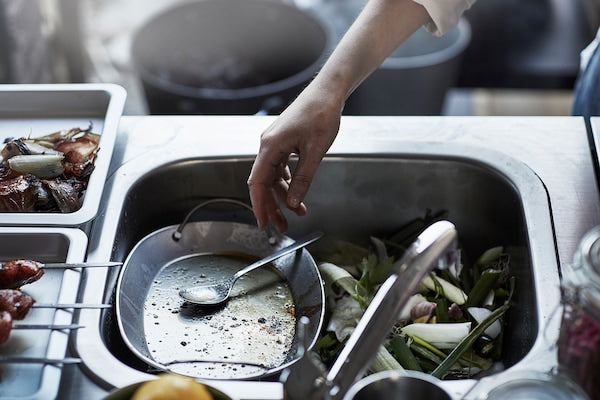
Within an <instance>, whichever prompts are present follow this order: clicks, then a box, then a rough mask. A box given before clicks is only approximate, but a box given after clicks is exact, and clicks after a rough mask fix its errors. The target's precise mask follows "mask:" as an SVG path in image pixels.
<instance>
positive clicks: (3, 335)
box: [0, 311, 12, 344]
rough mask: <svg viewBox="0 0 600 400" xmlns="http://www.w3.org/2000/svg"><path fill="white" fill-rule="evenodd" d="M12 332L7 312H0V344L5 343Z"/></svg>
mask: <svg viewBox="0 0 600 400" xmlns="http://www.w3.org/2000/svg"><path fill="white" fill-rule="evenodd" d="M11 330H12V316H11V315H10V313H9V312H8V311H0V344H2V343H4V342H6V341H7V340H8V337H9V336H10V331H11Z"/></svg>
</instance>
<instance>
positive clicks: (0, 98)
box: [0, 84, 126, 227]
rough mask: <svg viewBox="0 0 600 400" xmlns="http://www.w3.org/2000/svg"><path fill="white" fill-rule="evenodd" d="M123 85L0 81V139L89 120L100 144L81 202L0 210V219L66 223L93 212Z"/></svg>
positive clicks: (14, 222) (86, 218)
mask: <svg viewBox="0 0 600 400" xmlns="http://www.w3.org/2000/svg"><path fill="white" fill-rule="evenodd" d="M125 97H126V92H125V89H123V88H122V87H120V86H118V85H114V84H48V85H0V104H2V107H1V108H0V139H1V140H2V141H4V139H6V138H9V137H17V138H18V137H23V136H31V137H36V136H43V135H46V134H49V133H52V132H56V131H59V130H63V129H71V128H74V127H83V128H84V127H87V126H88V125H89V124H90V122H91V123H92V124H93V128H94V129H93V131H94V132H95V133H98V134H100V135H101V136H100V149H99V151H98V157H97V158H96V161H95V168H94V171H93V172H92V174H91V176H90V179H89V182H88V188H87V190H86V193H85V196H84V199H83V203H82V206H81V208H80V209H79V210H77V211H75V212H72V213H58V212H57V213H42V212H32V213H0V225H4V226H6V225H13V226H15V225H27V226H32V225H35V226H70V227H76V226H80V225H82V224H85V223H86V222H88V221H90V220H92V219H93V218H94V217H95V216H96V213H97V212H98V206H99V204H100V198H101V197H102V190H103V188H104V181H105V180H106V175H107V173H108V167H109V164H110V159H111V157H112V152H113V148H114V144H115V140H116V134H117V128H118V124H119V120H120V118H121V114H122V112H123V106H124V104H125Z"/></svg>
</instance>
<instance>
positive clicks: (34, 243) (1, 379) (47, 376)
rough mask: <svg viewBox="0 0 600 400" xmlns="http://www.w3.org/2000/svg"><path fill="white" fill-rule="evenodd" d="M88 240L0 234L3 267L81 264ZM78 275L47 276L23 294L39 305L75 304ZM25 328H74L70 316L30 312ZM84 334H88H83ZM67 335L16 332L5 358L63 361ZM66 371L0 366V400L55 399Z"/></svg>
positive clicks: (16, 230) (38, 232) (0, 348)
mask: <svg viewBox="0 0 600 400" xmlns="http://www.w3.org/2000/svg"><path fill="white" fill-rule="evenodd" d="M87 243H88V238H87V236H86V235H85V233H84V232H83V231H81V230H79V229H74V228H60V227H39V228H34V227H4V228H0V261H7V260H12V259H18V258H27V259H33V260H35V261H40V262H80V261H83V260H84V258H85V253H86V248H87ZM80 275H81V272H80V271H79V270H74V269H68V270H62V269H58V270H46V271H45V272H44V275H43V276H42V277H41V278H40V279H39V280H38V281H36V282H34V283H31V284H28V285H24V286H23V287H22V290H23V291H24V292H26V293H27V294H29V295H31V296H32V297H33V298H34V299H35V300H36V302H38V303H73V302H75V300H76V299H77V293H78V289H79V283H80ZM15 323H23V324H71V323H73V311H72V310H56V309H52V308H32V309H31V310H30V311H29V313H28V314H27V316H26V317H25V318H24V319H23V320H22V321H15ZM82 329H85V328H82ZM68 340H69V335H68V333H65V332H64V331H49V330H13V331H12V332H11V333H10V337H9V340H8V341H7V342H5V343H3V344H0V355H2V356H9V355H12V356H15V355H18V356H27V357H48V358H59V359H60V358H63V357H65V354H66V350H67V345H68ZM61 375H62V367H61V366H60V365H42V364H24V363H20V364H0V398H2V399H5V400H6V399H14V400H17V399H18V400H24V399H27V400H45V399H55V398H56V395H57V393H58V388H59V385H60V379H61Z"/></svg>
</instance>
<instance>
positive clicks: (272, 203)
mask: <svg viewBox="0 0 600 400" xmlns="http://www.w3.org/2000/svg"><path fill="white" fill-rule="evenodd" d="M276 192H277V190H276V189H275V188H273V189H271V190H270V193H271V196H270V199H269V203H268V204H267V212H268V216H269V220H270V221H271V223H272V224H273V225H275V227H276V228H277V230H278V231H279V232H281V233H284V232H285V231H287V228H288V223H287V219H286V218H285V215H284V214H283V212H282V211H281V208H280V207H279V201H278V195H277V193H276Z"/></svg>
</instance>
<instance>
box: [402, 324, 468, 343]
mask: <svg viewBox="0 0 600 400" xmlns="http://www.w3.org/2000/svg"><path fill="white" fill-rule="evenodd" d="M470 329H471V323H470V322H456V323H445V324H421V323H415V324H410V325H406V326H405V327H403V328H401V329H400V330H401V332H402V333H404V334H405V335H408V336H410V337H415V336H416V337H418V338H421V339H423V340H425V341H426V342H428V343H430V344H431V345H433V346H435V347H437V348H438V349H453V348H454V347H456V345H457V344H458V343H460V342H461V341H462V340H463V339H464V338H465V337H466V336H467V335H468V334H469V330H470Z"/></svg>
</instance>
